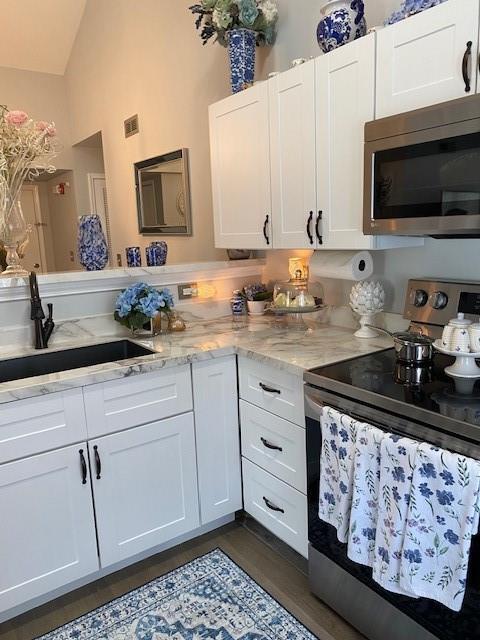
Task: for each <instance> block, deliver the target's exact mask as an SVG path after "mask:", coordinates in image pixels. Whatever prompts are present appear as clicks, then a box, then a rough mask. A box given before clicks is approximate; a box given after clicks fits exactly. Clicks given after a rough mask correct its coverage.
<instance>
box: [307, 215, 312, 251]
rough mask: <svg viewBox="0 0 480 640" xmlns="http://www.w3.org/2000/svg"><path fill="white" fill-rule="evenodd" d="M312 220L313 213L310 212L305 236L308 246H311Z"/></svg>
mask: <svg viewBox="0 0 480 640" xmlns="http://www.w3.org/2000/svg"><path fill="white" fill-rule="evenodd" d="M312 220H313V211H310V215H309V216H308V220H307V236H308V240H309V242H310V244H313V235H312V229H311V227H312Z"/></svg>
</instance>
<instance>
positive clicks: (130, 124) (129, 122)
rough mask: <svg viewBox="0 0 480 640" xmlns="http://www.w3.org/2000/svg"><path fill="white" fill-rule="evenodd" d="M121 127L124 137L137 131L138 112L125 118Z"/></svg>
mask: <svg viewBox="0 0 480 640" xmlns="http://www.w3.org/2000/svg"><path fill="white" fill-rule="evenodd" d="M123 127H124V129H125V137H126V138H129V137H130V136H134V135H135V134H136V133H138V132H139V128H138V114H136V115H134V116H131V117H130V118H127V119H126V120H125V122H124V123H123Z"/></svg>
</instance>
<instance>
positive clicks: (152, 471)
mask: <svg viewBox="0 0 480 640" xmlns="http://www.w3.org/2000/svg"><path fill="white" fill-rule="evenodd" d="M89 447H90V458H91V464H92V478H93V494H94V498H95V512H96V516H97V529H98V543H99V547H100V562H101V565H102V567H107V566H109V565H111V564H114V563H115V562H118V561H120V560H124V559H125V558H129V557H131V556H134V555H135V554H137V553H141V552H142V551H145V550H147V549H150V548H152V547H155V546H157V545H159V544H162V543H164V542H168V541H169V540H171V539H172V538H175V537H176V536H179V535H181V534H182V533H187V532H188V531H191V530H192V529H195V528H196V527H198V525H199V517H198V495H197V471H196V460H195V434H194V426H193V415H192V414H191V413H187V414H184V415H182V416H177V417H176V418H170V419H168V420H162V421H159V422H154V423H152V424H147V425H145V426H143V427H137V428H135V429H131V430H129V431H123V432H122V433H117V434H115V435H111V436H105V437H103V438H98V440H93V441H91V442H90V443H89Z"/></svg>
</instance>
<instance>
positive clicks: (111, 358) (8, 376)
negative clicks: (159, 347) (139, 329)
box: [0, 340, 154, 382]
mask: <svg viewBox="0 0 480 640" xmlns="http://www.w3.org/2000/svg"><path fill="white" fill-rule="evenodd" d="M153 353H154V351H151V350H150V349H146V348H145V347H142V346H141V345H139V344H135V343H134V342H130V340H118V341H117V342H106V343H104V344H95V345H92V346H89V347H79V348H77V349H65V350H64V351H51V352H48V353H42V354H39V355H35V356H25V357H24V358H12V359H11V360H3V361H1V362H0V382H10V381H12V380H22V379H23V378H34V377H35V376H42V375H45V374H48V373H59V372H61V371H70V370H71V369H81V368H82V367H91V366H93V365H96V364H105V363H107V362H117V361H121V360H128V359H130V358H138V357H139V356H149V355H152V354H153Z"/></svg>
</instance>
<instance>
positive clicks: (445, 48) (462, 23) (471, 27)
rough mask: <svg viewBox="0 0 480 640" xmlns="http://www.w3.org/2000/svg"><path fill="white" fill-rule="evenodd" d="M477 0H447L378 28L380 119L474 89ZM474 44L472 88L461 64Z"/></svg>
mask: <svg viewBox="0 0 480 640" xmlns="http://www.w3.org/2000/svg"><path fill="white" fill-rule="evenodd" d="M478 19H479V2H478V0H449V2H445V3H444V4H441V5H438V6H436V7H432V8H431V9H428V10H427V11H423V12H422V13H419V14H418V15H415V16H411V17H410V18H407V19H406V20H402V21H401V22H398V23H397V24H394V25H391V26H389V27H386V28H385V29H383V30H380V31H379V32H378V36H377V37H378V46H377V110H376V115H377V118H382V117H384V116H389V115H393V114H396V113H403V112H405V111H411V110H412V109H419V108H420V107H426V106H428V105H431V104H437V103H439V102H444V101H445V100H453V99H455V98H461V97H462V96H466V95H469V93H470V94H473V93H475V91H476V84H477V78H476V67H477V59H478V58H477V56H478ZM469 42H470V43H471V56H470V60H469V64H468V76H469V78H470V79H471V80H470V85H471V86H470V91H469V92H468V91H466V88H467V87H466V83H465V80H464V78H463V73H462V63H463V59H464V56H465V53H466V51H467V46H468V43H469Z"/></svg>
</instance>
